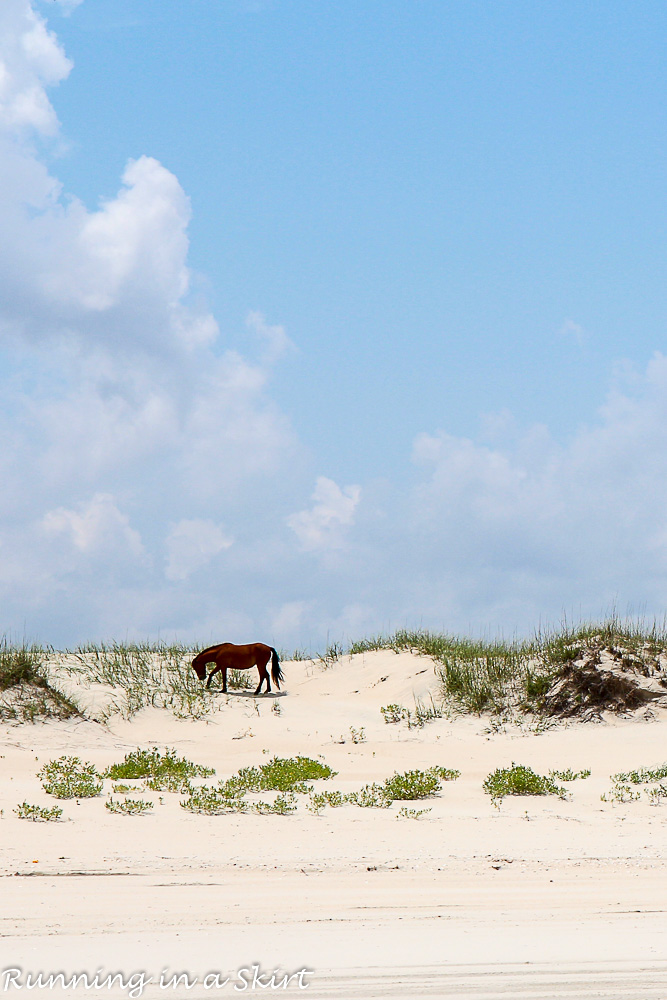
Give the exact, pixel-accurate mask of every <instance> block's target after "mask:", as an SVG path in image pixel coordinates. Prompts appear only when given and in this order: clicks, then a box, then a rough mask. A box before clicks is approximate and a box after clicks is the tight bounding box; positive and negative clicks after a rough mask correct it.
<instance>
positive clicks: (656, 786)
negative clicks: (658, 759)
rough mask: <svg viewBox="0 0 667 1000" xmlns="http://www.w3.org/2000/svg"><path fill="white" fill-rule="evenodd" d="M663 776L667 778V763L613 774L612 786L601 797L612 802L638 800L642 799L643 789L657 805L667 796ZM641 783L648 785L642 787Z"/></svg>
mask: <svg viewBox="0 0 667 1000" xmlns="http://www.w3.org/2000/svg"><path fill="white" fill-rule="evenodd" d="M663 778H667V764H657V765H655V766H654V767H639V768H636V769H635V770H633V771H621V772H619V773H618V774H612V776H611V781H612V787H611V789H610V790H609V791H608V792H603V794H602V795H601V796H600V799H601V800H602V801H603V802H611V803H617V802H620V803H624V802H636V801H638V800H639V799H641V797H642V795H641V793H642V790H643V791H644V793H645V795H646V797H647V798H648V800H649V802H650V803H651V805H654V806H657V805H660V804H661V802H662V800H663V799H665V798H667V784H663V782H662V779H663ZM639 785H645V786H647V787H645V788H644V789H641V788H639V787H638V786H639Z"/></svg>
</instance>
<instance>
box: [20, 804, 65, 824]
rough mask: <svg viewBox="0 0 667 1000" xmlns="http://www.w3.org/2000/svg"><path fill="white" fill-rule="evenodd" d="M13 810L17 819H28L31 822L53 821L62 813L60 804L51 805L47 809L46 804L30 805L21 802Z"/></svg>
mask: <svg viewBox="0 0 667 1000" xmlns="http://www.w3.org/2000/svg"><path fill="white" fill-rule="evenodd" d="M14 812H15V813H16V815H17V816H18V818H19V819H30V820H32V821H33V823H54V822H56V821H57V820H59V819H60V817H61V816H62V814H63V811H62V809H61V808H60V806H52V807H51V808H50V809H47V808H46V806H32V805H30V803H28V802H22V803H21V805H20V806H18V807H17V808H16V809H15V810H14Z"/></svg>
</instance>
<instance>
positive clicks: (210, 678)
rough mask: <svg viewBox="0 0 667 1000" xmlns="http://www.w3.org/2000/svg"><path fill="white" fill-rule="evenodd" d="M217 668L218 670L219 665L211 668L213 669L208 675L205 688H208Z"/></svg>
mask: <svg viewBox="0 0 667 1000" xmlns="http://www.w3.org/2000/svg"><path fill="white" fill-rule="evenodd" d="M218 670H220V667H218V666H216V667H214V668H213V670H212V671H211V672H210V674H209V675H208V680H207V681H206V687H207V688H210V686H211V681H212V680H213V677H214V675H215V674H217V672H218Z"/></svg>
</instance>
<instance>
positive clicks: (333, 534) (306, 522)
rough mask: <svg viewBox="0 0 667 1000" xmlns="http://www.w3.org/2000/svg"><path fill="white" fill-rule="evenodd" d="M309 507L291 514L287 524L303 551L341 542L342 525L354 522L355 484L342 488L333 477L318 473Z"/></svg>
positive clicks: (357, 489) (357, 494)
mask: <svg viewBox="0 0 667 1000" xmlns="http://www.w3.org/2000/svg"><path fill="white" fill-rule="evenodd" d="M312 499H313V500H314V501H315V503H314V504H313V506H312V507H311V508H310V510H302V511H299V512H298V513H296V514H291V515H290V516H289V517H288V518H287V524H288V525H289V527H290V528H291V529H292V531H293V532H294V533H295V535H296V536H297V538H298V539H299V541H300V543H301V545H302V546H303V548H304V549H306V550H307V551H315V550H318V549H330V548H338V547H340V545H342V542H343V538H344V529H345V528H349V527H350V526H351V525H352V524H354V513H355V510H356V507H357V504H358V503H359V500H360V499H361V488H360V487H359V486H345V487H344V488H343V489H341V488H340V486H338V485H337V484H336V483H335V482H334V481H333V479H327V478H326V476H319V477H318V479H317V483H316V485H315V491H314V492H313V496H312Z"/></svg>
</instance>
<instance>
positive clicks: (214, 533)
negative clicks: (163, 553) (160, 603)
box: [165, 518, 234, 580]
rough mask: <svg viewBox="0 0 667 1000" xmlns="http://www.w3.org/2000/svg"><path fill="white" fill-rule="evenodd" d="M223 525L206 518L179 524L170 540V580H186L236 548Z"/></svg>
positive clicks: (168, 555) (172, 531)
mask: <svg viewBox="0 0 667 1000" xmlns="http://www.w3.org/2000/svg"><path fill="white" fill-rule="evenodd" d="M233 541H234V539H233V538H231V537H229V536H228V535H226V534H225V532H224V531H223V530H222V528H221V527H220V525H218V524H215V522H213V521H209V520H205V519H203V518H196V519H194V520H183V521H179V522H178V524H175V525H173V527H172V528H171V531H170V532H169V535H168V537H167V567H166V570H165V575H166V577H167V579H168V580H186V579H187V578H188V577H189V576H190V575H191V574H192V573H194V572H195V571H196V570H198V569H202V567H204V566H206V565H207V564H208V563H209V562H210V561H211V559H213V557H214V556H217V555H218V553H219V552H222V551H223V550H224V549H228V548H229V547H230V545H232V544H233Z"/></svg>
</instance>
